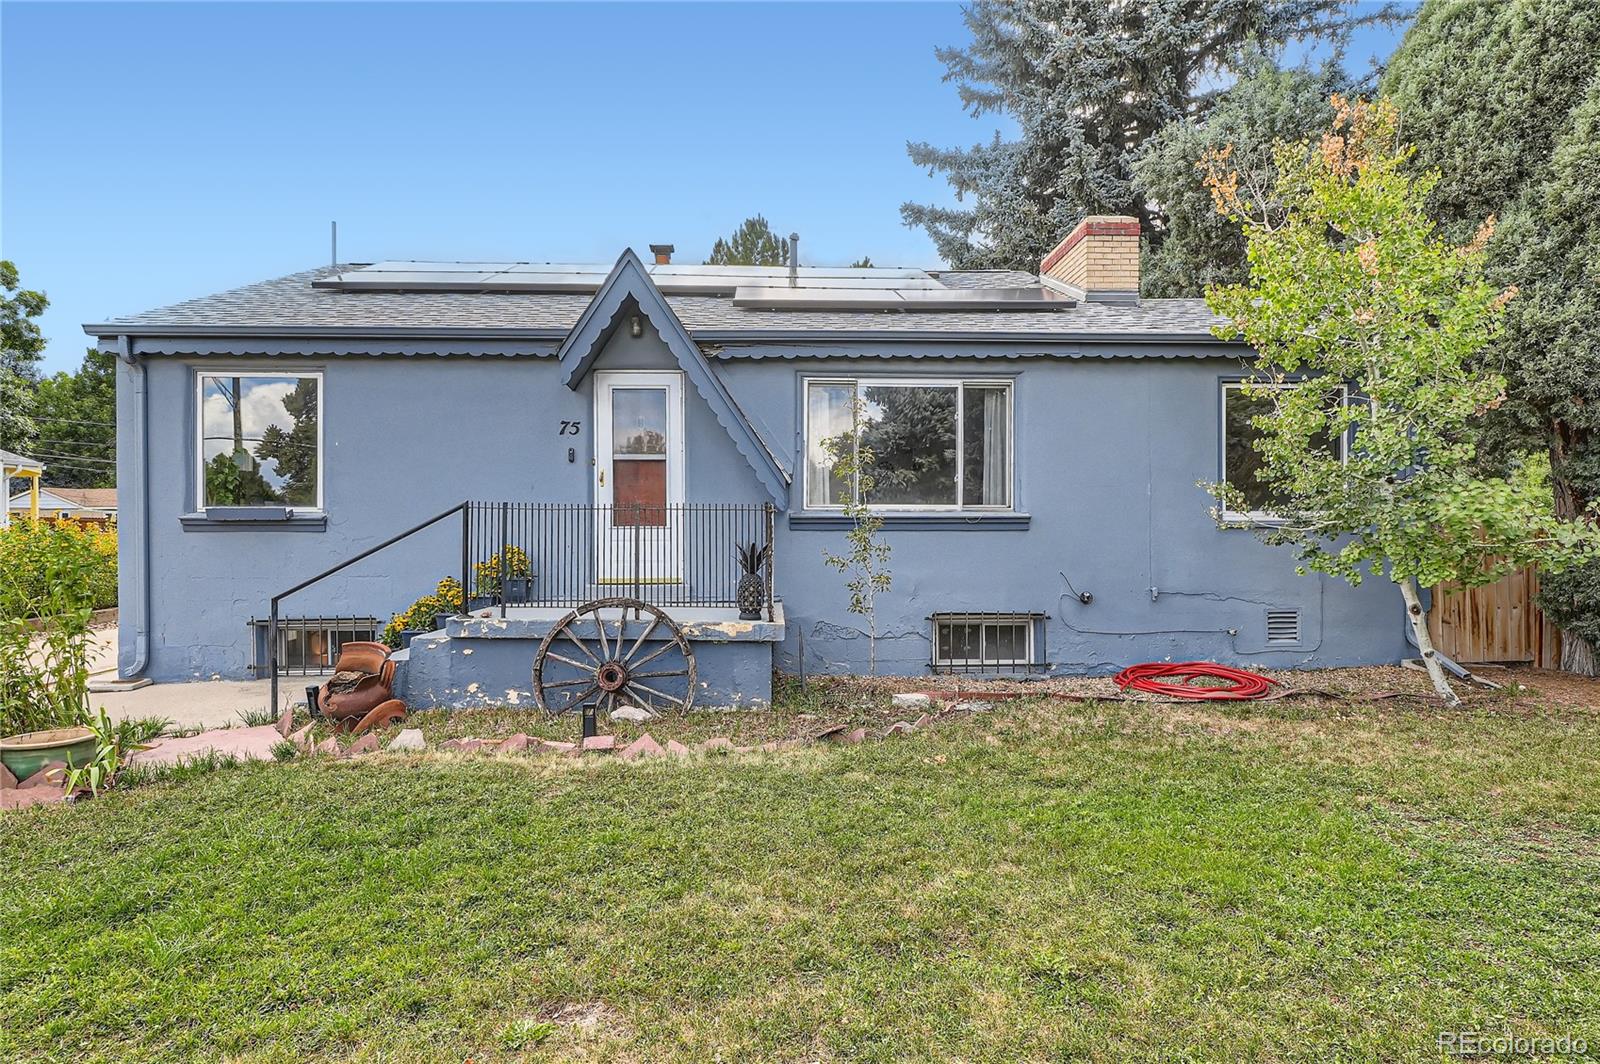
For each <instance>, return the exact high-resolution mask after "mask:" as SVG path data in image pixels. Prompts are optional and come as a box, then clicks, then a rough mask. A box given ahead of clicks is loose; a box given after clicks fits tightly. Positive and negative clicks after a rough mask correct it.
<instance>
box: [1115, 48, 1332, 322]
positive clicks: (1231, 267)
mask: <svg viewBox="0 0 1600 1064" xmlns="http://www.w3.org/2000/svg"><path fill="white" fill-rule="evenodd" d="M1344 82H1345V77H1344V74H1343V72H1342V71H1341V70H1339V68H1338V67H1337V66H1335V65H1333V64H1328V65H1327V66H1325V67H1323V68H1322V69H1321V70H1320V71H1318V72H1315V73H1313V72H1311V71H1308V70H1303V69H1289V70H1280V69H1278V67H1277V66H1276V65H1275V64H1273V63H1272V62H1271V61H1270V60H1268V59H1265V58H1258V59H1257V60H1256V61H1255V63H1254V64H1253V66H1252V67H1251V68H1250V69H1249V70H1248V71H1247V72H1246V73H1245V74H1244V75H1243V76H1241V77H1240V78H1239V80H1238V81H1237V82H1235V83H1234V84H1233V85H1232V86H1231V87H1230V88H1229V89H1228V91H1227V92H1225V93H1223V94H1222V96H1221V97H1219V98H1218V100H1217V103H1216V105H1215V106H1214V107H1213V108H1212V109H1211V110H1210V111H1209V112H1208V113H1207V114H1206V116H1205V117H1204V118H1201V119H1184V120H1183V121H1181V122H1174V123H1172V124H1170V125H1168V126H1166V127H1165V128H1163V129H1162V130H1161V131H1160V132H1158V133H1157V134H1156V135H1155V136H1154V137H1152V138H1151V139H1150V141H1149V143H1148V144H1147V145H1146V146H1145V150H1144V151H1143V152H1142V153H1141V155H1140V157H1139V159H1138V160H1137V161H1136V162H1135V163H1134V166H1133V175H1134V183H1135V186H1136V188H1137V189H1138V191H1139V193H1140V194H1141V195H1142V196H1144V198H1145V199H1146V200H1147V201H1148V202H1150V203H1151V204H1153V205H1154V206H1155V207H1156V209H1157V210H1159V212H1160V214H1161V221H1160V225H1161V230H1162V232H1161V238H1160V239H1159V240H1158V241H1153V242H1150V243H1148V244H1147V245H1146V248H1145V255H1144V262H1143V264H1142V265H1141V268H1140V277H1141V287H1142V288H1143V290H1144V294H1145V295H1147V296H1152V297H1163V296H1198V295H1201V294H1202V293H1204V292H1205V290H1206V287H1207V286H1209V285H1219V284H1237V283H1239V282H1241V281H1243V280H1244V279H1245V277H1246V276H1247V275H1248V270H1247V266H1246V263H1245V261H1244V248H1245V240H1244V234H1243V233H1242V232H1241V231H1240V229H1239V227H1238V226H1237V225H1234V224H1232V223H1230V222H1229V221H1228V219H1226V218H1224V217H1223V216H1222V215H1220V214H1218V213H1217V210H1216V206H1215V205H1214V204H1213V202H1212V197H1211V193H1210V192H1209V191H1207V190H1206V188H1205V187H1204V185H1203V183H1202V181H1201V177H1200V169H1199V166H1198V165H1197V164H1198V162H1199V160H1200V159H1202V158H1204V157H1206V156H1207V155H1208V154H1209V153H1211V152H1219V151H1223V150H1226V151H1228V153H1229V160H1228V161H1229V164H1230V165H1231V166H1232V167H1233V169H1234V171H1235V172H1236V173H1238V174H1239V176H1240V180H1241V182H1243V183H1244V184H1245V185H1247V186H1248V187H1249V188H1251V189H1254V190H1256V192H1257V193H1258V194H1259V195H1263V196H1270V195H1271V191H1272V188H1273V184H1274V181H1275V179H1276V176H1277V173H1276V169H1275V167H1274V165H1273V160H1272V146H1273V144H1274V143H1276V142H1278V141H1284V142H1286V143H1291V144H1292V143H1296V142H1298V141H1302V140H1307V139H1311V138H1314V137H1315V136H1316V135H1317V134H1319V133H1320V132H1321V131H1322V130H1323V129H1326V128H1327V125H1328V123H1329V121H1331V120H1332V118H1333V112H1332V111H1331V110H1330V109H1329V107H1328V97H1329V96H1330V95H1331V94H1332V93H1334V92H1337V91H1339V89H1340V87H1341V86H1342V85H1343V84H1344Z"/></svg>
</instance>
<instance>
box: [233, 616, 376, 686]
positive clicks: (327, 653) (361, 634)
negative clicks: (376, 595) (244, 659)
mask: <svg viewBox="0 0 1600 1064" xmlns="http://www.w3.org/2000/svg"><path fill="white" fill-rule="evenodd" d="M250 624H251V627H252V630H253V631H254V634H255V638H254V639H253V640H252V644H253V646H254V648H255V661H254V662H252V663H251V665H250V671H251V672H253V673H254V674H255V675H257V676H267V675H270V673H269V672H268V671H267V629H268V628H269V627H270V625H268V623H267V622H266V621H265V620H258V619H255V618H252V619H251V621H250ZM380 630H381V626H380V625H379V624H378V619H377V618H376V617H280V618H279V619H278V675H279V676H318V675H321V674H324V673H330V672H332V671H333V665H334V662H336V661H338V660H339V648H340V647H342V646H344V645H345V644H346V643H373V642H377V640H378V633H379V631H380Z"/></svg>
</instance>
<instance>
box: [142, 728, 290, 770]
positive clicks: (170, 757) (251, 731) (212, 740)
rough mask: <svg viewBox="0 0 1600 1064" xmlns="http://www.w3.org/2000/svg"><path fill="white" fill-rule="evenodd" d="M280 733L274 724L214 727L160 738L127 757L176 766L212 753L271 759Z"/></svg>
mask: <svg viewBox="0 0 1600 1064" xmlns="http://www.w3.org/2000/svg"><path fill="white" fill-rule="evenodd" d="M281 742H283V736H282V735H279V734H278V726H277V725H276V724H260V725H257V726H256V727H253V728H216V729H213V730H212V731H203V732H201V733H200V734H198V735H189V736H185V737H184V738H182V739H162V740H161V741H159V742H156V743H152V744H151V746H150V748H149V749H148V750H135V751H134V752H133V753H132V754H131V755H129V757H128V764H130V765H176V764H181V763H182V762H185V761H192V760H195V759H197V758H201V757H205V756H207V755H208V754H213V753H214V754H216V755H217V756H218V757H232V758H237V759H238V760H240V761H271V760H272V751H273V748H274V747H276V746H277V745H278V744H279V743H281Z"/></svg>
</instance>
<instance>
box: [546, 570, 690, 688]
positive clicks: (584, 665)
mask: <svg viewBox="0 0 1600 1064" xmlns="http://www.w3.org/2000/svg"><path fill="white" fill-rule="evenodd" d="M652 637H658V643H659V645H657V646H655V647H654V648H653V649H652V648H650V647H648V646H647V644H648V643H649V642H650V641H651V638H652ZM694 684H695V668H694V649H693V648H692V647H690V646H689V640H688V639H686V638H684V635H683V630H682V629H681V628H679V627H678V625H677V622H675V621H674V620H673V619H672V618H671V617H668V616H667V615H666V614H665V613H663V612H662V611H661V610H659V609H657V608H656V607H655V606H652V605H650V604H649V603H647V602H641V601H639V600H638V599H633V598H604V599H598V600H596V601H594V602H588V603H585V604H584V605H582V606H579V607H578V608H577V609H575V610H573V611H572V612H571V613H569V614H567V615H566V616H565V617H563V618H561V619H560V620H559V621H557V622H556V623H555V627H553V628H551V629H550V631H549V632H548V633H547V634H546V635H545V637H544V640H543V641H542V642H541V643H540V644H539V650H538V653H537V654H535V655H534V659H533V697H534V699H535V700H536V701H537V702H538V703H539V708H540V709H542V710H544V711H545V712H546V713H548V714H550V715H551V716H555V715H556V714H559V713H565V712H566V711H567V710H569V709H576V708H577V707H578V706H580V705H582V704H583V703H585V702H587V701H589V700H590V699H592V698H598V700H599V707H600V708H601V709H603V710H604V711H605V712H606V713H611V712H612V711H613V710H615V709H617V708H618V707H619V706H637V707H639V708H640V709H643V710H645V711H647V712H649V713H654V714H661V713H669V712H679V713H683V712H687V711H688V709H689V707H690V706H691V705H693V704H694Z"/></svg>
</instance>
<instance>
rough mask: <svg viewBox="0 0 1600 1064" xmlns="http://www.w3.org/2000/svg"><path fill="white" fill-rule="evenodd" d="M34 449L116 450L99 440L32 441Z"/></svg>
mask: <svg viewBox="0 0 1600 1064" xmlns="http://www.w3.org/2000/svg"><path fill="white" fill-rule="evenodd" d="M33 446H35V447H99V448H102V449H103V448H110V449H111V451H112V452H113V453H115V451H116V449H117V445H116V444H114V443H104V442H102V441H100V440H34V441H33Z"/></svg>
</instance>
